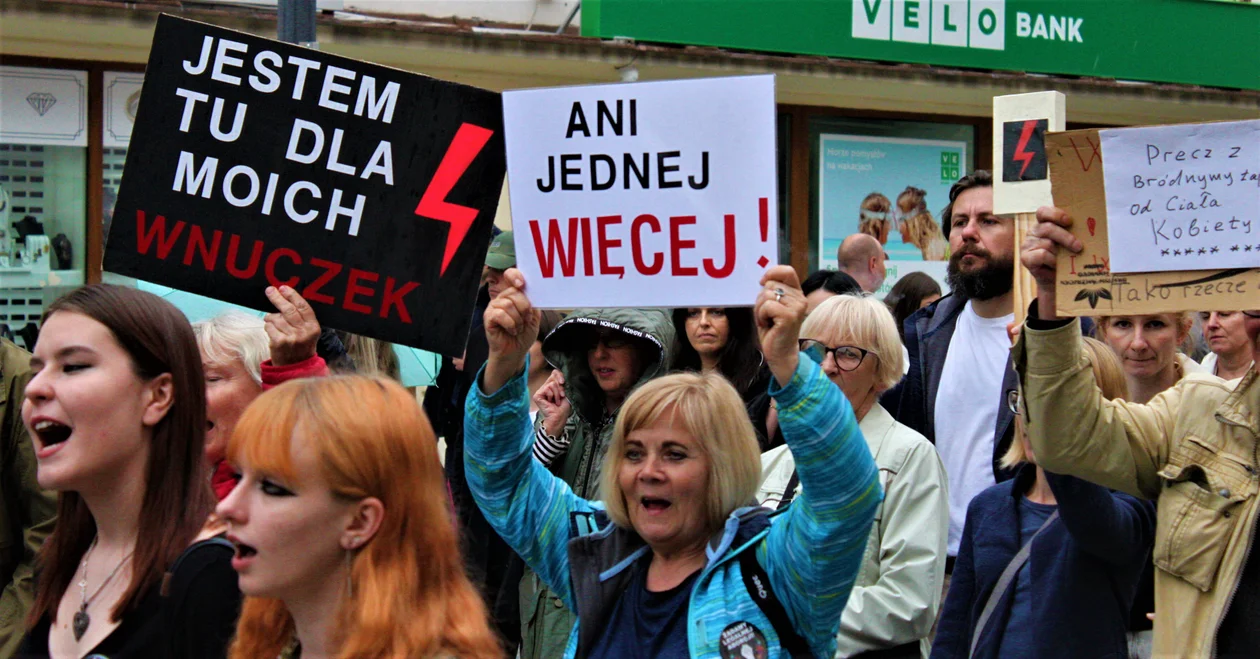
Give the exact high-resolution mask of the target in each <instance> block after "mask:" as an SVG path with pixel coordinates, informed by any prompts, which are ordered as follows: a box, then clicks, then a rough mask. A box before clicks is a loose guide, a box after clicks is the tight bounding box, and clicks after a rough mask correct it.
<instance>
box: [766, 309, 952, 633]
mask: <svg viewBox="0 0 1260 659" xmlns="http://www.w3.org/2000/svg"><path fill="white" fill-rule="evenodd" d="M801 336H803V337H806V338H803V339H801V340H800V347H801V353H802V354H803V355H806V356H808V357H810V358H811V359H814V360H816V361H819V363H820V364H821V366H822V370H823V373H824V374H825V375H826V376H827V377H828V379H830V380H831V381H832V382H833V383H834V384H835V385H836V387H837V388H839V389H840V391H841V392H842V393H843V394H844V396H845V398H847V399H848V400H849V403H850V404H852V405H853V412H854V414H855V415H856V416H857V419H858V423H859V426H858V427H859V428H860V429H861V430H862V436H863V437H864V438H865V439H866V444H867V446H868V447H869V448H870V450H871V455H872V456H873V457H874V458H875V464H876V465H877V466H878V467H879V478H880V484H881V485H882V486H883V488H884V502H883V503H882V504H881V505H880V508H879V510H877V511H876V513H875V524H874V525H873V526H872V527H871V532H870V536H869V537H868V539H867V542H866V551H865V553H864V554H863V557H862V567H861V568H860V569H859V571H858V576H857V581H856V582H855V583H854V586H853V592H852V593H851V594H850V595H849V602H848V604H847V605H846V607H845V609H844V613H843V614H842V616H841V618H840V633H839V635H838V637H837V641H838V653H837V655H836V656H839V657H855V656H864V655H865V656H879V657H884V658H893V657H906V658H910V657H916V658H917V657H922V656H926V654H927V652H928V650H929V645H928V635H929V634H930V632H931V630H932V623H933V622H935V621H936V613H937V610H938V608H939V607H940V601H941V581H942V579H943V578H944V576H945V555H946V543H947V540H948V538H949V498H948V496H946V489H947V482H948V479H947V476H946V474H945V467H944V465H942V464H941V459H940V457H939V456H938V455H937V453H936V449H935V448H933V446H932V444H931V443H930V442H928V440H927V439H926V438H924V437H923V435H920V434H919V433H917V432H915V431H913V430H911V429H910V428H907V427H906V426H904V425H902V424H900V423H898V422H897V421H895V420H894V419H893V418H892V415H891V414H889V413H888V412H887V411H885V410H884V408H883V407H881V406H880V404H879V402H878V401H879V395H880V394H881V393H883V392H884V391H886V390H887V389H889V388H890V387H892V386H893V385H895V384H896V383H897V381H899V380H900V379H901V374H902V371H903V370H904V369H903V366H902V359H903V357H902V352H901V340H900V336H899V335H898V334H897V326H896V323H895V321H894V320H893V317H892V312H890V311H889V310H888V307H887V306H885V305H884V304H883V303H882V302H880V301H879V300H877V299H875V298H874V297H871V296H870V295H860V296H854V295H840V296H836V297H832V298H830V299H828V300H826V301H825V302H823V303H822V304H821V305H819V306H818V308H817V309H815V310H814V312H813V313H811V314H810V315H809V316H807V317H806V319H805V324H804V325H803V326H802V327H801ZM761 464H762V483H761V487H760V489H759V491H758V497H757V500H758V501H759V502H761V503H762V505H764V506H767V507H769V508H784V507H786V506H787V504H788V503H789V502H790V501H792V500H793V498H794V497H795V496H796V494H797V492H798V491H799V490H800V487H799V485H798V483H799V479H798V477H797V473H796V461H795V459H794V457H793V455H792V451H791V450H790V449H789V448H788V447H787V446H783V447H780V448H776V449H774V450H771V451H768V452H766V453H764V454H762V458H761ZM867 653H869V655H867Z"/></svg>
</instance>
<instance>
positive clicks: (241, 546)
mask: <svg viewBox="0 0 1260 659" xmlns="http://www.w3.org/2000/svg"><path fill="white" fill-rule="evenodd" d="M232 544H233V545H235V546H236V557H237V558H249V557H251V556H254V555H255V554H257V553H258V550H257V549H254V548H253V547H251V546H249V545H247V544H245V543H243V542H239V541H237V540H233V541H232Z"/></svg>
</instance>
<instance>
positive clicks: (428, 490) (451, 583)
mask: <svg viewBox="0 0 1260 659" xmlns="http://www.w3.org/2000/svg"><path fill="white" fill-rule="evenodd" d="M299 424H300V425H301V427H302V433H303V435H304V436H305V437H307V438H309V441H310V443H311V445H312V447H313V448H314V449H315V452H316V454H317V455H318V460H319V465H320V471H321V476H322V477H323V478H324V480H325V481H326V482H327V483H329V487H330V488H331V489H332V492H333V493H334V494H335V495H336V496H338V497H342V498H346V499H350V500H357V499H362V498H365V497H376V498H378V499H380V500H381V503H383V504H384V508H385V514H384V517H383V519H382V520H381V526H380V528H379V530H378V531H377V532H376V534H375V535H373V536H372V538H371V539H370V540H369V541H368V542H367V544H366V545H364V547H363V548H362V549H360V550H358V551H357V552H356V554H355V555H354V557H353V563H352V566H351V579H352V582H353V584H354V586H353V589H352V590H353V592H352V593H351V594H350V595H349V596H348V597H347V598H346V600H345V601H344V602H342V605H341V608H340V611H339V612H338V615H337V628H336V629H335V630H334V633H333V637H334V638H335V639H336V642H337V644H338V647H339V650H338V654H337V657H339V658H340V659H387V658H388V659H394V658H402V657H406V658H407V659H411V658H413V657H416V658H427V657H436V656H444V655H449V656H455V657H460V658H461V659H465V658H471V659H483V658H484V659H498V658H499V657H502V654H503V653H502V650H501V649H500V648H499V644H498V641H497V639H496V637H495V636H494V634H493V632H491V630H490V627H489V625H488V623H487V622H486V611H485V606H484V605H483V603H482V601H481V597H480V595H479V594H478V593H477V591H476V589H474V587H473V585H472V584H471V583H470V582H469V580H468V577H467V576H466V575H465V573H464V567H463V561H462V558H461V556H460V552H459V544H458V534H457V532H456V527H455V522H454V519H453V517H452V514H451V511H450V508H449V504H448V499H447V491H446V487H445V485H444V483H445V480H444V475H443V472H442V467H441V464H440V463H439V461H438V454H437V440H436V439H435V438H434V435H433V429H432V426H430V425H429V420H428V418H427V417H426V416H425V415H424V412H423V411H422V410H421V409H420V406H419V405H417V404H416V401H415V398H413V397H412V396H411V394H409V393H407V391H406V390H405V389H403V388H402V387H401V386H400V385H398V384H397V383H395V382H393V381H390V380H387V379H385V378H369V377H363V376H338V377H329V378H316V379H306V380H296V381H293V382H288V383H286V384H283V385H281V386H279V387H277V388H275V389H272V390H270V391H268V392H266V393H264V394H263V395H262V396H260V397H259V398H258V399H257V400H256V401H255V402H254V403H253V404H251V405H250V406H249V407H248V408H247V409H246V410H245V413H244V414H243V415H241V419H240V421H239V422H238V423H237V424H236V428H235V430H234V431H233V433H232V438H231V440H230V441H229V443H228V449H227V456H228V459H229V460H231V461H233V462H236V461H243V462H245V463H247V464H249V465H250V466H251V467H252V468H254V469H258V470H261V471H265V472H268V473H272V474H275V475H276V476H278V477H280V478H283V479H293V478H294V476H295V469H294V466H293V456H292V455H291V453H290V445H291V441H290V439H291V437H292V436H293V432H294V429H295V428H296V427H297V426H298V425H299ZM294 550H295V551H300V550H301V548H298V547H295V548H294ZM293 632H294V628H293V618H292V617H291V616H290V614H289V611H288V610H287V609H286V608H285V605H284V603H283V602H282V601H280V600H277V599H269V598H261V597H246V598H245V601H244V604H243V605H242V607H241V617H240V621H239V622H238V623H237V627H236V638H235V639H234V640H233V641H232V646H231V649H230V652H229V657H230V658H231V659H257V658H258V657H275V656H278V655H279V654H280V653H281V652H282V651H283V650H284V649H285V647H286V646H287V645H288V644H289V643H290V641H291V640H292V638H293Z"/></svg>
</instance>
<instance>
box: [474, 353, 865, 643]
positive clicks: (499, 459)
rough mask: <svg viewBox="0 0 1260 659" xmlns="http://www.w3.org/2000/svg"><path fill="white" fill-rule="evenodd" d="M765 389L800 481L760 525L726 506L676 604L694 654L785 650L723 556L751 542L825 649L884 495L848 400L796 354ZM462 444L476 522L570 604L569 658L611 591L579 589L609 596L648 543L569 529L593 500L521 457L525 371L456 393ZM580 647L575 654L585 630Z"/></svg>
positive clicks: (596, 507)
mask: <svg viewBox="0 0 1260 659" xmlns="http://www.w3.org/2000/svg"><path fill="white" fill-rule="evenodd" d="M526 372H527V371H526ZM770 395H772V396H773V397H774V398H775V400H776V401H777V403H778V408H779V424H780V427H781V428H782V429H783V436H784V438H785V439H786V440H787V443H788V445H789V446H790V447H791V450H792V454H793V455H794V456H796V464H797V469H798V473H799V475H800V481H801V488H802V492H801V494H800V496H798V497H797V498H796V500H795V502H794V503H793V504H792V505H791V506H790V507H789V508H788V509H787V510H786V511H784V513H783V514H780V515H776V516H775V517H773V522H772V523H771V524H764V520H765V516H764V515H749V514H748V511H747V510H746V509H741V510H737V511H735V512H734V513H732V515H731V517H730V518H729V519H728V520H727V523H726V525H725V527H724V528H723V530H722V531H721V532H720V533H719V534H718V535H717V536H716V537H715V538H714V539H713V541H712V542H710V545H709V548H708V564H707V565H706V566H705V568H704V569H703V571H702V572H701V574H700V577H699V578H698V579H697V580H696V585H695V587H694V589H693V591H692V594H691V601H690V607H689V609H688V614H687V617H688V620H687V623H688V627H687V642H688V645H689V646H690V652H691V656H692V657H693V659H720V658H721V650H720V648H721V647H722V643H723V632H724V631H727V630H735V631H740V632H742V633H740V634H737V635H736V634H733V633H728V634H727V635H726V642H727V643H728V651H729V650H730V649H731V647H730V645H729V644H730V643H731V642H737V641H739V640H740V638H742V639H744V640H748V639H749V638H752V639H754V640H752V642H753V643H754V648H755V646H756V645H760V644H761V643H762V642H764V645H765V647H766V650H767V651H768V656H769V657H772V658H779V659H783V658H786V657H787V656H788V655H787V652H786V651H784V650H783V649H782V648H781V647H780V644H779V637H778V633H777V632H776V631H775V629H774V627H773V626H772V625H771V624H770V621H769V620H768V619H767V618H766V616H765V615H764V614H763V613H762V611H761V609H760V608H759V607H758V605H757V603H756V602H755V601H754V600H753V599H752V597H750V596H749V594H748V590H747V588H746V587H745V585H744V581H743V579H742V575H741V573H740V567H739V561H738V560H734V559H735V558H736V556H737V555H738V554H739V552H741V551H755V552H756V554H755V556H756V559H757V561H758V563H760V564H761V566H762V567H763V568H764V569H765V571H766V573H767V575H768V577H769V579H770V586H771V589H772V590H773V591H774V593H775V594H776V595H777V596H778V598H779V600H780V601H781V602H782V603H783V606H784V608H785V609H786V610H787V614H788V618H789V619H790V620H791V622H792V625H793V627H795V629H796V631H797V633H799V634H800V635H801V636H802V637H804V639H805V640H806V641H807V642H808V643H809V645H810V648H811V650H812V651H813V654H814V656H815V657H817V658H819V659H823V658H828V659H829V658H830V657H831V656H832V654H833V653H834V651H835V647H836V633H837V631H838V629H839V626H840V614H841V612H842V611H843V610H844V605H845V602H846V601H847V600H848V597H849V591H850V589H851V588H852V587H853V580H854V577H855V575H856V574H857V570H858V566H859V565H860V563H861V560H862V553H863V550H864V549H865V546H866V538H867V534H868V533H869V531H870V526H871V520H872V519H873V516H874V513H875V509H876V507H877V506H878V505H879V502H880V499H881V497H882V493H881V492H880V489H879V483H878V480H877V478H876V473H877V472H876V467H875V461H874V460H873V459H872V458H871V454H870V451H869V449H868V448H867V446H866V442H865V441H864V440H863V439H862V435H861V431H859V430H858V423H857V420H856V418H855V417H854V415H853V409H852V407H851V406H850V405H849V402H848V401H847V400H846V399H845V397H844V395H843V394H842V393H841V392H840V389H839V387H837V386H835V385H834V384H833V383H832V382H831V381H830V380H828V379H827V378H826V376H825V375H824V374H823V373H822V370H821V369H820V368H819V367H818V365H817V364H815V363H814V362H813V361H811V360H809V359H807V358H804V357H802V359H801V360H800V364H799V366H798V367H797V369H796V373H795V374H794V375H793V377H792V380H791V382H789V383H788V385H787V386H786V387H782V388H779V387H778V386H777V383H773V382H772V384H771V387H770ZM464 441H465V446H464V455H465V463H464V464H465V467H464V468H465V472H466V474H467V477H468V485H469V487H470V489H471V490H472V494H473V498H474V499H475V500H476V502H477V505H478V506H480V508H481V510H482V512H483V513H484V514H485V516H486V519H487V520H488V521H489V522H490V525H491V526H493V527H494V529H495V531H497V532H498V533H499V535H501V536H502V537H503V539H504V540H505V541H507V543H508V544H509V545H511V546H512V548H513V549H515V550H516V551H517V552H518V553H519V554H520V555H521V557H522V558H524V559H525V562H526V563H528V564H529V566H530V567H531V568H533V569H534V570H535V571H536V572H537V573H538V574H539V576H541V577H542V579H543V580H544V581H545V582H546V583H547V584H548V585H549V586H550V587H551V589H552V590H553V591H554V592H555V593H556V595H558V596H559V597H560V598H561V599H562V600H563V601H564V603H565V604H566V605H567V606H568V607H569V608H570V609H571V610H573V611H575V612H576V613H577V615H578V625H577V627H576V628H575V629H574V630H573V633H572V635H571V636H570V638H569V643H568V648H567V650H566V652H565V657H566V659H571V658H573V657H577V656H578V651H579V636H584V639H589V638H591V637H592V636H591V635H592V634H595V635H596V636H595V637H597V635H598V633H600V632H601V631H602V630H590V629H583V625H582V620H583V616H584V614H590V613H591V612H592V611H606V610H608V609H607V606H608V604H609V602H607V601H591V600H592V599H599V598H603V599H608V598H615V597H618V596H619V589H617V588H601V587H600V586H603V585H606V584H608V583H612V582H615V581H617V580H618V578H619V577H624V576H625V574H628V573H627V572H626V568H628V567H629V566H631V565H632V564H633V563H634V559H636V558H637V557H638V556H641V555H642V554H643V552H646V551H650V549H648V548H647V547H646V546H645V545H644V544H643V541H642V540H641V539H639V538H638V537H637V535H635V534H634V532H633V531H632V530H630V529H619V528H616V527H614V526H612V525H609V526H607V527H605V528H602V529H599V530H596V531H594V532H592V533H589V534H585V535H583V534H582V533H581V532H580V531H579V529H578V528H577V527H578V526H579V525H578V524H577V523H576V522H575V520H578V519H581V518H583V517H586V518H590V517H591V516H592V515H593V514H594V513H597V512H598V511H601V510H602V508H603V506H602V504H600V503H599V502H595V501H588V500H586V499H582V498H580V497H578V496H576V495H574V494H573V491H572V490H571V489H569V486H568V485H566V484H565V483H564V481H562V480H560V479H559V478H556V477H555V476H554V475H552V474H551V473H550V472H548V471H547V470H546V469H545V468H544V467H543V466H542V465H541V464H540V463H538V462H537V461H536V460H534V459H533V456H532V454H531V450H530V449H531V445H532V443H533V432H532V429H531V427H530V422H529V401H528V395H527V389H526V380H525V377H524V374H523V373H522V374H521V375H520V376H517V377H516V378H514V379H512V380H511V381H510V382H508V383H507V384H506V385H504V386H503V387H502V388H501V389H500V390H499V391H496V392H494V393H492V394H489V395H486V394H485V393H484V392H483V391H482V390H481V375H478V377H477V386H475V387H474V388H473V390H472V391H471V392H470V393H469V395H468V400H467V403H466V416H465V430H464ZM750 517H751V518H753V519H757V520H762V522H763V523H762V524H760V526H761V527H764V528H760V529H759V530H757V531H756V532H755V533H754V534H752V535H751V537H748V536H749V534H748V533H747V532H745V533H740V527H741V525H742V524H743V523H744V520H746V519H749V518H750ZM746 531H747V530H746ZM590 584H594V587H589V585H590ZM577 593H582V594H583V595H582V596H581V597H579V596H578V595H577ZM591 617H592V618H594V619H598V618H597V617H595V616H593V615H592V616H591ZM740 623H747V624H748V625H751V626H752V627H753V628H755V632H757V633H753V634H749V633H747V625H743V626H740V627H736V626H737V625H739V624H740ZM758 633H759V634H760V636H761V638H759V639H758V638H756V637H757V636H758ZM734 636H739V637H740V638H734ZM582 646H583V647H582V651H583V652H585V651H586V650H587V649H588V648H589V641H587V640H584V642H583V643H582ZM735 656H740V654H739V652H736V653H735ZM762 656H767V655H762Z"/></svg>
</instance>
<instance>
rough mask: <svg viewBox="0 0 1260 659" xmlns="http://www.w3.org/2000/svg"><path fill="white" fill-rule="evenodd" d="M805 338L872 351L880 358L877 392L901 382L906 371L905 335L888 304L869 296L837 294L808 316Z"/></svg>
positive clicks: (804, 330) (876, 370)
mask: <svg viewBox="0 0 1260 659" xmlns="http://www.w3.org/2000/svg"><path fill="white" fill-rule="evenodd" d="M801 338H806V339H814V340H816V341H823V342H824V343H826V342H828V341H835V345H853V346H855V347H858V348H863V349H865V350H870V351H871V352H873V353H875V355H876V356H877V357H878V358H879V364H878V366H876V368H875V390H876V392H880V393H882V392H884V391H888V390H889V389H892V388H893V387H894V386H896V385H897V383H898V382H900V381H901V377H902V375H903V374H904V373H903V371H904V370H905V360H904V356H903V355H902V354H901V334H900V333H898V332H897V321H896V320H895V319H894V318H893V315H892V312H891V311H889V310H888V305H886V304H884V303H883V302H880V301H879V300H878V299H876V298H875V296H873V295H870V294H869V293H863V294H861V295H855V294H847V295H836V296H834V297H831V298H828V299H827V300H826V301H824V302H823V303H822V304H820V305H818V308H817V309H814V311H813V312H812V313H810V314H809V315H808V316H806V317H805V324H804V325H802V326H801Z"/></svg>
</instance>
